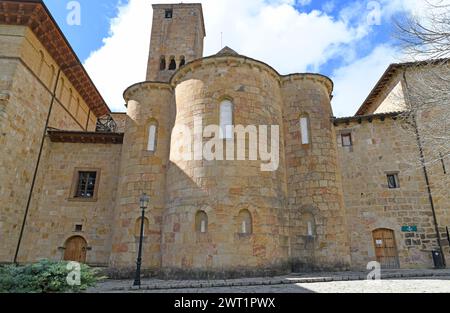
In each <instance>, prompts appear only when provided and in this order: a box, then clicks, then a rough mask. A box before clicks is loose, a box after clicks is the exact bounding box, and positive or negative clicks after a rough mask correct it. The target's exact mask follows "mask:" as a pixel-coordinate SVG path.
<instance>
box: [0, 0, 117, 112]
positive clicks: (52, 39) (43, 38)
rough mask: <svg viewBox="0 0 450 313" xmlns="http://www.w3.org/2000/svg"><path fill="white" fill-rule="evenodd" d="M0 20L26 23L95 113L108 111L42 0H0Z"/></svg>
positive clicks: (9, 23) (8, 22)
mask: <svg viewBox="0 0 450 313" xmlns="http://www.w3.org/2000/svg"><path fill="white" fill-rule="evenodd" d="M0 24H6V25H21V26H28V27H29V28H30V29H31V30H32V31H33V33H34V34H35V35H36V37H37V38H38V39H39V41H40V42H41V43H42V45H44V47H45V48H46V49H47V51H48V53H49V54H50V55H51V56H52V57H53V59H54V60H55V61H56V63H57V64H58V66H59V67H60V68H61V70H62V71H63V72H64V74H65V75H66V76H67V78H68V79H69V80H70V82H71V83H72V84H73V86H74V87H75V88H76V89H77V91H78V92H79V93H80V95H81V97H82V98H83V99H84V101H85V102H86V103H87V105H88V106H89V108H90V109H91V110H92V111H93V112H94V114H95V115H96V116H97V117H100V116H103V115H105V114H108V113H110V112H111V111H110V109H109V108H108V106H107V104H106V103H105V101H104V99H103V98H102V96H101V95H100V93H99V91H98V90H97V88H96V87H95V85H94V83H93V82H92V80H91V78H90V77H89V75H88V74H87V72H86V70H85V69H84V67H83V65H82V64H81V61H80V60H79V59H78V57H77V55H76V54H75V52H74V51H73V49H72V47H71V46H70V44H69V42H68V41H67V39H66V37H65V36H64V34H63V32H62V31H61V29H60V28H59V26H58V24H57V23H56V21H55V20H54V19H53V17H52V15H51V14H50V12H49V11H48V9H47V7H46V6H45V4H44V3H43V1H42V0H14V1H12V0H2V1H0Z"/></svg>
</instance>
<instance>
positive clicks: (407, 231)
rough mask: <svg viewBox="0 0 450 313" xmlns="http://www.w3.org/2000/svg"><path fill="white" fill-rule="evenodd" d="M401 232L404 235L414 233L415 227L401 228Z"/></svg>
mask: <svg viewBox="0 0 450 313" xmlns="http://www.w3.org/2000/svg"><path fill="white" fill-rule="evenodd" d="M402 232H404V233H416V232H417V226H402Z"/></svg>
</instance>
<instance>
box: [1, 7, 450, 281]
mask: <svg viewBox="0 0 450 313" xmlns="http://www.w3.org/2000/svg"><path fill="white" fill-rule="evenodd" d="M150 13H151V12H149V15H150ZM205 36H206V29H205V24H204V19H203V11H202V7H201V5H200V4H159V5H154V6H153V27H152V34H151V44H150V52H149V59H148V65H147V69H148V70H147V78H146V81H144V82H138V83H136V84H134V85H132V86H130V87H129V88H128V89H127V90H125V91H124V99H125V102H126V108H127V112H126V114H121V113H113V112H111V111H110V109H109V108H108V106H107V105H106V103H105V101H104V100H103V98H102V96H101V94H100V93H99V91H98V90H97V88H96V87H95V85H94V83H93V82H92V81H91V79H90V77H89V75H88V73H87V72H86V71H85V69H84V68H83V66H82V64H81V62H80V60H79V59H78V57H77V55H76V54H75V53H74V51H73V49H72V48H71V46H70V44H69V42H68V41H67V39H66V38H65V37H64V35H63V33H62V31H61V30H60V28H59V27H58V25H57V24H56V22H55V20H54V19H53V18H52V16H51V14H50V13H49V11H48V9H47V8H46V6H45V5H44V3H43V2H42V1H41V0H20V1H17V0H16V1H12V0H6V1H5V0H2V1H0V147H1V149H0V262H1V263H13V262H18V263H27V262H34V261H37V260H39V259H42V258H47V259H53V260H75V261H80V262H85V263H87V264H90V265H92V266H99V267H107V268H110V269H114V270H119V271H131V270H132V269H133V268H134V267H135V262H136V257H137V248H138V242H139V237H140V225H141V219H140V216H141V215H140V214H141V210H140V205H139V199H140V196H141V195H142V194H143V193H146V194H148V195H149V196H150V202H149V206H148V208H147V209H146V215H145V216H146V217H145V220H144V226H145V227H144V239H143V267H144V268H145V269H146V270H149V271H166V272H170V273H178V274H179V275H183V273H187V274H189V273H195V272H204V273H232V272H233V273H242V274H243V275H244V274H245V275H247V274H248V275H253V274H259V273H268V272H271V273H273V272H289V271H292V270H294V271H296V270H303V269H313V270H330V269H334V270H342V269H364V268H366V266H367V264H368V263H369V262H371V261H378V262H380V263H381V264H382V266H383V267H385V268H433V267H434V266H435V265H436V258H434V259H433V253H432V252H433V251H436V252H440V253H441V254H443V255H444V256H445V258H446V259H450V251H449V235H448V227H450V207H449V206H450V200H449V193H448V186H450V182H449V175H448V170H449V169H450V163H449V161H448V158H444V157H442V159H441V162H434V163H432V164H431V165H429V166H427V167H421V166H414V165H412V164H413V163H414V162H415V161H416V160H419V158H420V153H421V152H423V151H425V158H427V157H431V155H427V151H431V150H427V149H423V148H422V145H421V144H420V143H421V142H420V139H419V141H418V136H416V135H415V134H414V133H410V134H409V133H408V132H406V131H405V129H404V127H402V125H401V124H402V120H401V119H400V115H401V112H400V111H401V102H402V101H403V102H405V101H408V88H410V86H411V85H412V84H414V82H409V83H408V82H407V80H406V77H407V73H408V71H409V70H410V69H411V68H412V67H413V66H416V65H417V64H415V63H406V64H393V65H391V66H390V67H389V68H388V69H387V71H386V72H385V74H384V75H383V76H382V77H381V79H380V81H379V82H378V83H377V85H376V86H375V87H374V89H373V91H372V92H371V93H370V95H369V96H368V97H367V100H366V101H365V102H364V103H363V105H362V106H361V108H360V109H359V111H358V112H357V114H356V115H355V116H353V117H348V118H335V117H334V115H333V111H332V108H331V100H332V95H333V87H334V86H333V82H332V81H331V80H330V79H329V78H328V77H325V76H323V75H320V74H313V73H293V74H290V75H280V74H279V73H278V72H277V70H276V69H274V68H272V67H271V66H270V65H268V64H265V63H263V62H261V61H258V60H255V59H252V58H251V57H247V56H244V55H240V54H239V53H237V52H235V51H234V50H232V49H231V48H228V47H226V48H224V49H223V50H221V51H220V52H218V53H217V54H215V55H212V56H208V57H203V40H204V37H205ZM123 62H126V59H124V60H123ZM142 66H146V65H145V64H142ZM427 66H428V65H424V66H423V69H422V70H423V71H427ZM122 74H125V73H113V72H111V75H122ZM394 93H396V94H401V97H400V99H394V98H397V97H394V96H393V94H394ZM399 103H400V104H399ZM196 118H197V119H201V120H202V121H203V125H227V126H231V125H244V126H248V125H278V126H279V129H280V132H279V160H278V163H279V164H278V167H277V169H276V170H274V171H261V169H260V166H261V163H262V161H261V160H253V159H252V160H251V159H249V158H246V159H244V160H239V161H238V160H236V161H233V160H227V159H225V160H206V159H195V158H193V159H192V160H186V159H184V160H179V159H177V158H174V157H173V154H174V152H176V151H175V150H176V149H179V147H181V146H182V142H181V145H180V141H182V139H181V138H180V137H179V136H178V134H177V133H176V132H174V131H173V130H174V129H175V128H177V127H178V126H183V125H184V126H188V127H194V120H195V119H196ZM432 118H433V114H430V115H429V116H427V117H424V118H423V119H422V120H421V122H423V123H426V122H427V119H432ZM222 135H223V134H222ZM197 136H198V135H197ZM249 137H250V136H249ZM197 139H198V138H197ZM209 139H211V138H209V137H208V136H204V134H202V135H201V137H200V142H203V141H204V142H206V141H208V140H209ZM234 139H235V137H234V136H231V137H228V136H227V135H225V136H222V137H221V138H220V140H216V141H215V149H218V147H219V146H220V145H222V146H224V145H225V143H226V142H229V141H233V140H234ZM244 140H245V139H244ZM250 150H251V149H250V148H248V149H247V152H248V153H251V151H250ZM430 153H431V152H430ZM442 259H443V258H442ZM438 263H439V262H438Z"/></svg>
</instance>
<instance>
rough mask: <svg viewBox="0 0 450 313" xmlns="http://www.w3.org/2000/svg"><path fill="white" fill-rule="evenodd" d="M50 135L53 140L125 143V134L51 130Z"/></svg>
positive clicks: (63, 141)
mask: <svg viewBox="0 0 450 313" xmlns="http://www.w3.org/2000/svg"><path fill="white" fill-rule="evenodd" d="M48 136H49V137H50V140H51V141H52V142H62V143H86V144H88V143H91V144H116V145H119V144H122V143H123V137H124V134H123V133H102V132H78V131H62V130H49V131H48Z"/></svg>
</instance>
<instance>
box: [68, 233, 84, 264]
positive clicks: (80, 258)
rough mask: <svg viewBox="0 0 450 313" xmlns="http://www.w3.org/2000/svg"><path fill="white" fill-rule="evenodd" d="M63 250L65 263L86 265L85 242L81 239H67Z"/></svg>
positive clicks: (77, 237) (78, 237)
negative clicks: (71, 262)
mask: <svg viewBox="0 0 450 313" xmlns="http://www.w3.org/2000/svg"><path fill="white" fill-rule="evenodd" d="M65 248H66V249H65V252H64V260H65V261H75V262H80V263H86V251H87V242H86V240H84V238H83V237H80V236H75V237H72V238H69V239H67V241H66V246H65Z"/></svg>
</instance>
